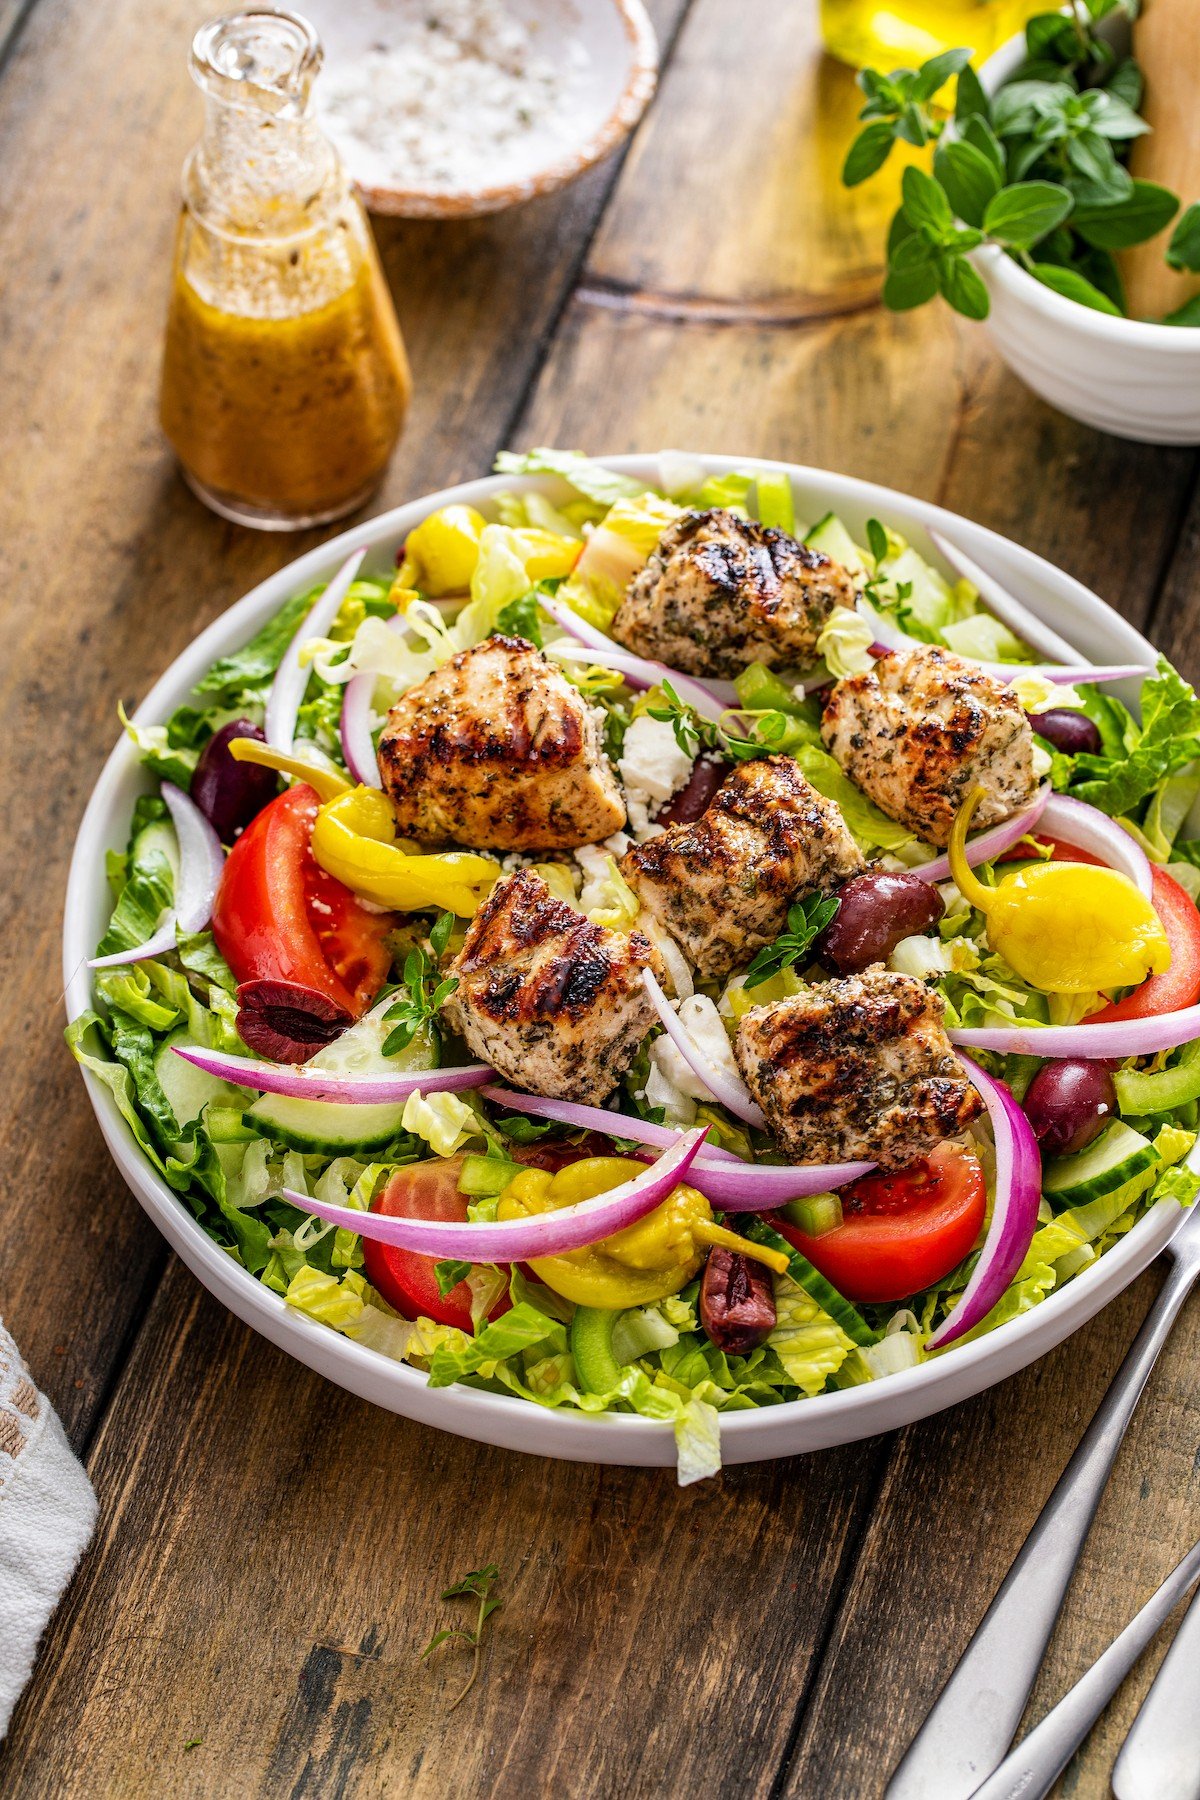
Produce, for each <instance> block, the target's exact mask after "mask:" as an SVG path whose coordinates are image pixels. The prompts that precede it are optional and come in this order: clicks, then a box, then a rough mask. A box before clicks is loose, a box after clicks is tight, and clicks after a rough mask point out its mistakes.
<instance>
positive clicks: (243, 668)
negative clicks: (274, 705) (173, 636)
mask: <svg viewBox="0 0 1200 1800" xmlns="http://www.w3.org/2000/svg"><path fill="white" fill-rule="evenodd" d="M323 592H324V583H322V584H320V585H318V586H317V587H312V588H309V589H308V590H307V591H306V592H305V593H303V594H293V595H292V597H291V599H290V600H285V602H284V604H283V605H282V606H281V607H280V609H279V611H278V612H277V613H275V614H273V615H272V617H271V618H269V619H268V620H267V622H266V624H265V625H264V626H263V627H262V629H261V630H260V631H256V632H255V634H254V636H253V637H252V638H251V639H250V642H249V643H248V644H243V645H242V647H241V649H240V650H234V651H233V652H231V654H230V655H229V656H222V657H220V658H218V660H217V661H216V662H215V663H214V664H213V666H212V668H211V669H210V670H209V671H208V673H207V675H204V676H203V677H202V678H201V679H200V680H199V681H198V682H197V683H196V692H197V693H199V694H212V695H213V697H214V698H216V699H221V700H224V701H226V702H227V703H228V702H233V701H235V700H237V699H238V698H240V697H241V696H242V695H243V694H245V693H246V692H247V690H251V691H255V690H260V689H262V688H264V687H265V686H266V684H267V683H269V682H270V680H271V677H272V676H273V675H274V673H275V671H276V669H278V667H279V665H280V663H281V662H282V661H283V653H284V651H285V650H286V649H287V647H288V645H289V644H290V643H291V641H292V639H293V638H294V637H295V635H296V633H297V632H298V631H299V629H300V625H301V622H302V621H303V620H304V619H305V618H306V617H307V616H308V614H309V613H310V612H311V611H312V609H313V606H314V605H315V604H316V601H317V599H318V598H319V596H320V595H321V594H322V593H323Z"/></svg>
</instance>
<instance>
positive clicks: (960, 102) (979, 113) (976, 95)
mask: <svg viewBox="0 0 1200 1800" xmlns="http://www.w3.org/2000/svg"><path fill="white" fill-rule="evenodd" d="M991 116H992V108H991V103H990V102H989V100H988V97H987V94H986V93H985V92H984V89H983V83H982V82H981V81H980V79H979V77H978V75H977V74H976V73H975V71H974V69H973V68H972V67H971V64H970V62H965V63H964V64H963V66H962V68H961V69H960V70H959V73H958V91H957V93H956V94H955V96H954V118H955V122H956V124H957V125H958V127H959V129H960V131H961V130H962V128H963V127H964V126H965V125H966V124H967V122H968V120H970V119H982V120H983V121H984V123H985V124H986V123H987V121H988V120H989V119H990V118H991ZM964 135H965V133H964Z"/></svg>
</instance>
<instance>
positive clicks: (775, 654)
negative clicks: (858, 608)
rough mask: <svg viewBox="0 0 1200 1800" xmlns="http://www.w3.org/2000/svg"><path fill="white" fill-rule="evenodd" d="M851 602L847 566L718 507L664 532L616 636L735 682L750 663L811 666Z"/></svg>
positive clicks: (687, 516)
mask: <svg viewBox="0 0 1200 1800" xmlns="http://www.w3.org/2000/svg"><path fill="white" fill-rule="evenodd" d="M854 599H855V590H854V582H853V581H852V580H851V578H850V576H849V575H848V574H847V572H846V570H845V569H843V568H842V566H841V564H840V563H835V562H833V561H831V559H830V558H829V557H828V556H824V555H823V554H822V553H821V551H819V550H810V549H809V548H808V546H807V545H806V544H801V543H797V541H796V539H795V538H794V537H789V535H788V533H787V532H786V531H779V530H777V529H775V527H773V526H766V525H758V524H756V523H755V522H754V521H753V520H749V521H748V520H745V519H739V518H738V516H737V514H736V513H731V512H728V511H726V509H725V508H724V507H722V506H715V507H712V508H711V509H710V510H709V511H708V512H686V513H684V514H683V515H682V517H680V518H678V519H676V520H675V522H674V523H673V524H672V525H669V526H668V527H667V529H666V531H664V532H663V534H662V536H661V538H659V540H658V544H657V546H656V548H655V549H654V550H653V551H652V553H651V556H650V560H649V562H648V563H647V564H646V567H645V568H644V569H642V570H641V571H640V573H639V574H637V575H635V576H634V578H633V580H632V581H631V582H630V584H629V591H628V592H627V594H626V596H625V599H624V601H623V602H622V604H621V606H620V607H619V609H618V611H617V616H616V618H615V619H614V620H613V623H612V634H613V636H614V637H615V638H617V639H619V641H620V642H621V643H622V644H628V646H629V648H630V649H631V650H636V651H637V652H638V654H639V656H651V657H656V658H657V659H658V660H659V661H660V662H665V663H669V664H670V666H671V667H672V668H673V669H682V670H683V671H684V673H685V674H687V675H722V676H734V675H737V674H738V673H739V672H740V671H741V670H742V669H744V668H746V667H747V666H748V664H750V663H752V662H761V663H766V664H768V666H769V667H771V668H775V667H776V666H777V665H778V664H780V663H797V662H811V661H812V660H813V658H814V656H815V655H816V653H817V638H818V637H819V636H820V633H821V629H822V627H823V626H824V624H825V622H826V620H827V619H828V617H829V615H830V613H831V612H832V611H833V609H834V607H835V606H853V605H854Z"/></svg>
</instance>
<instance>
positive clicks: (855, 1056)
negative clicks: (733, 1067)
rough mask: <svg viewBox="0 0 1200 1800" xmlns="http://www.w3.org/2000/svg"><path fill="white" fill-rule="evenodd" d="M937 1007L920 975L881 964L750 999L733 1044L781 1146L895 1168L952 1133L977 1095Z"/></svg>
mask: <svg viewBox="0 0 1200 1800" xmlns="http://www.w3.org/2000/svg"><path fill="white" fill-rule="evenodd" d="M943 1010H944V1009H943V1002H942V997H941V995H940V994H938V993H936V992H935V991H934V990H932V989H930V988H927V987H926V986H925V984H924V982H921V981H916V980H914V979H913V977H912V976H911V975H892V974H889V973H888V971H887V970H886V969H882V968H877V969H868V970H867V971H866V973H865V974H862V975H851V976H849V977H848V978H847V979H846V980H845V981H824V982H821V983H820V984H819V986H817V987H813V988H809V989H808V991H807V992H806V993H803V994H796V995H794V996H793V998H792V999H790V1000H779V1001H776V1002H774V1003H773V1004H772V1005H769V1006H754V1007H751V1009H750V1011H749V1012H748V1013H746V1014H745V1015H744V1017H743V1018H742V1021H741V1024H740V1025H739V1026H738V1034H737V1040H736V1043H735V1045H734V1054H735V1055H736V1057H737V1060H738V1066H739V1067H740V1069H741V1071H742V1074H743V1075H744V1076H745V1078H746V1084H747V1086H748V1087H749V1089H750V1092H751V1093H752V1094H753V1096H754V1098H755V1099H756V1100H757V1102H758V1104H759V1105H760V1106H761V1107H762V1110H763V1112H764V1113H765V1114H766V1116H767V1124H768V1126H769V1127H770V1129H771V1133H772V1135H773V1136H774V1137H775V1139H776V1141H777V1142H778V1144H779V1147H780V1149H781V1150H783V1151H784V1152H785V1153H786V1154H787V1155H788V1156H790V1157H792V1158H793V1159H794V1160H795V1161H796V1162H801V1163H837V1162H853V1161H856V1160H858V1159H859V1158H860V1157H861V1158H863V1159H864V1160H868V1161H871V1162H876V1163H879V1165H880V1166H881V1167H882V1168H885V1169H892V1168H900V1167H902V1166H903V1165H904V1164H905V1163H908V1162H912V1161H913V1160H914V1159H915V1158H916V1157H919V1156H924V1155H926V1154H927V1153H928V1152H929V1151H930V1150H932V1149H933V1148H934V1146H935V1145H936V1144H940V1143H942V1142H944V1140H945V1139H946V1138H952V1137H957V1136H958V1135H959V1134H960V1133H961V1132H962V1131H964V1130H965V1129H966V1127H967V1126H968V1125H969V1124H970V1122H971V1120H972V1119H974V1118H976V1117H978V1115H979V1112H980V1110H981V1105H982V1103H981V1101H980V1099H979V1096H978V1094H977V1093H976V1092H975V1090H974V1088H973V1087H972V1086H971V1085H970V1083H969V1082H968V1080H967V1077H966V1073H965V1071H964V1069H963V1066H962V1064H961V1063H960V1062H959V1060H958V1057H957V1056H956V1055H955V1053H954V1048H953V1046H952V1045H951V1043H950V1040H949V1038H948V1037H947V1036H946V1032H945V1028H944V1026H943V1024H942V1016H943Z"/></svg>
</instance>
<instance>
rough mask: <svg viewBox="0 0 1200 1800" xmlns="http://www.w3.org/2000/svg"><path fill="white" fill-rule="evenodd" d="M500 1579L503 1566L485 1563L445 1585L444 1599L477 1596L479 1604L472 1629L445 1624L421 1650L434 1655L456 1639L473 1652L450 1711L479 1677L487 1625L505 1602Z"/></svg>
mask: <svg viewBox="0 0 1200 1800" xmlns="http://www.w3.org/2000/svg"><path fill="white" fill-rule="evenodd" d="M499 1579H500V1570H499V1567H498V1566H497V1564H495V1563H485V1564H484V1566H483V1568H482V1569H472V1570H471V1571H470V1572H469V1573H468V1574H466V1575H464V1576H463V1577H462V1579H461V1580H460V1581H456V1582H454V1583H452V1585H451V1586H450V1587H448V1588H443V1589H442V1599H443V1600H457V1599H459V1598H460V1597H466V1598H468V1599H474V1600H478V1602H479V1606H478V1608H477V1610H476V1613H475V1626H474V1629H473V1630H470V1629H467V1628H465V1627H463V1626H461V1625H448V1626H444V1627H443V1628H442V1630H441V1631H435V1632H434V1634H433V1636H432V1637H431V1638H430V1640H429V1642H428V1643H427V1644H426V1646H425V1648H424V1650H422V1652H421V1660H422V1661H424V1660H425V1658H426V1657H427V1656H432V1654H433V1652H434V1651H435V1650H436V1649H438V1647H439V1646H440V1645H442V1644H449V1643H455V1642H457V1643H461V1644H463V1645H464V1646H465V1647H466V1648H467V1649H469V1650H470V1651H471V1652H472V1657H471V1673H470V1674H469V1675H468V1677H467V1681H466V1685H465V1686H464V1687H463V1688H461V1689H460V1690H459V1692H458V1693H457V1694H456V1695H455V1697H454V1699H453V1700H452V1701H451V1702H450V1705H449V1706H448V1707H447V1709H446V1710H447V1712H453V1711H454V1709H455V1707H456V1706H458V1705H460V1704H461V1703H462V1701H464V1700H465V1699H466V1697H467V1695H468V1694H469V1693H470V1691H471V1689H472V1688H473V1687H474V1685H475V1683H476V1680H477V1679H478V1677H479V1665H480V1660H481V1657H482V1655H483V1633H484V1629H485V1627H486V1625H487V1622H488V1620H489V1619H490V1618H491V1616H492V1614H493V1613H494V1612H495V1611H496V1610H497V1609H498V1608H499V1607H501V1606H503V1604H504V1602H503V1600H502V1599H501V1598H500V1596H499V1594H497V1593H496V1592H495V1587H496V1583H497V1582H498V1581H499Z"/></svg>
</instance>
